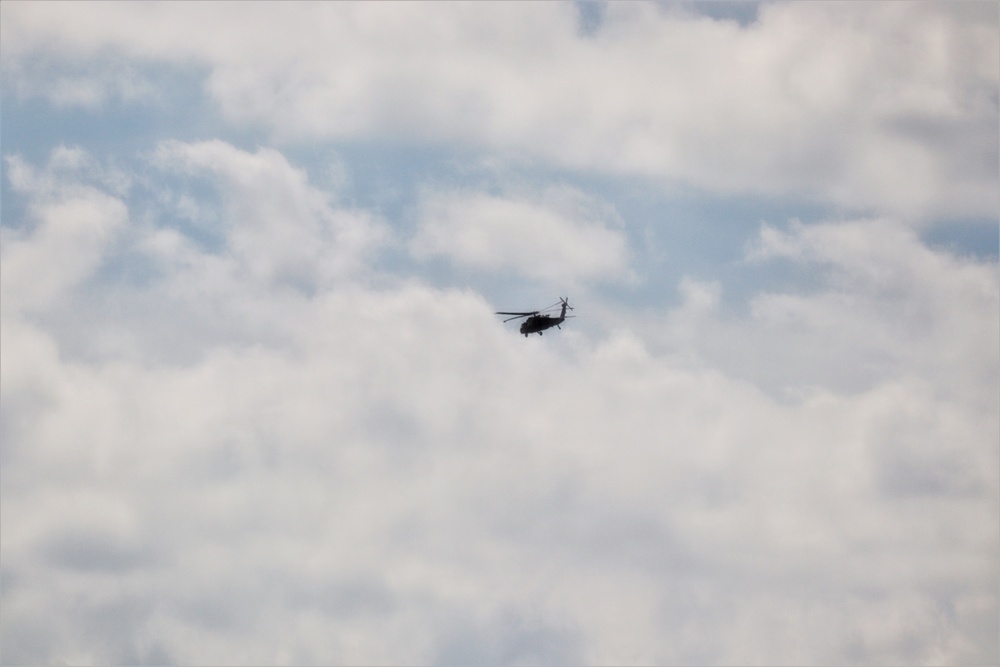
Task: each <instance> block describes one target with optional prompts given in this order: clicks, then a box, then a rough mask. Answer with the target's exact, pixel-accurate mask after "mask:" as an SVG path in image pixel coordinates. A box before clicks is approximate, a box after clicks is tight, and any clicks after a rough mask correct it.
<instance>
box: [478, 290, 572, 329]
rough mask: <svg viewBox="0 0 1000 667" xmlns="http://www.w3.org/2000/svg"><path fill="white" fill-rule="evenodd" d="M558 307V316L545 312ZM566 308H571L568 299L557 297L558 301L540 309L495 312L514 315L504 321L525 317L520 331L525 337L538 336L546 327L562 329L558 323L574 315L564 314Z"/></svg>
mask: <svg viewBox="0 0 1000 667" xmlns="http://www.w3.org/2000/svg"><path fill="white" fill-rule="evenodd" d="M560 307H561V310H560V311H559V317H556V316H555V315H546V314H545V313H546V311H552V310H554V309H556V308H560ZM567 308H569V309H570V310H573V306H571V305H569V301H568V300H567V299H564V298H562V297H559V303H554V304H552V305H551V306H547V307H546V308H542V309H541V310H532V311H530V312H526V313H508V312H505V311H499V312H497V313H496V314H497V315H513V316H514V317H508V318H507V319H505V320H504V322H510V321H511V320H516V319H518V318H521V317H527V318H528V319H526V320H525V321H524V322H521V333H523V334H524V337H525V338H527V337H528V334H533V333H537V334H538V335H539V336H541V335H542V332H543V331H545V330H546V329H551V328H552V327H556V328H558V329H562V327H561V326H559V325H560V324H562V323H563V322H565V321H566V319H567V318H568V317H575V315H566V309H567Z"/></svg>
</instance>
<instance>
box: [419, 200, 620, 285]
mask: <svg viewBox="0 0 1000 667" xmlns="http://www.w3.org/2000/svg"><path fill="white" fill-rule="evenodd" d="M622 224H623V223H622V220H621V219H620V217H619V216H618V215H617V214H616V213H615V212H614V210H613V209H610V208H609V207H608V206H607V205H605V204H602V203H601V202H600V201H597V200H596V199H594V198H592V197H588V196H587V195H585V194H584V193H582V192H580V191H579V190H576V189H573V188H568V187H553V188H550V189H547V190H545V191H542V192H539V193H524V194H519V193H515V194H512V195H494V194H489V193H484V192H433V193H428V195H427V196H425V197H424V200H423V202H422V206H421V211H420V226H419V229H418V231H417V235H416V237H415V238H414V240H413V242H412V248H413V252H414V253H415V254H416V255H417V256H418V257H434V256H438V255H441V256H445V257H447V258H449V259H451V260H453V261H455V262H457V263H459V264H463V265H466V266H471V267H475V268H479V269H483V270H488V271H496V272H500V271H505V272H508V273H509V272H510V271H515V272H517V273H520V274H522V275H525V276H528V277H531V278H535V279H541V280H545V281H547V282H549V283H552V284H554V285H559V286H565V287H570V286H572V285H573V284H574V283H576V282H578V281H580V280H587V279H591V280H592V279H595V278H603V279H612V280H614V279H620V278H622V277H625V276H626V275H627V268H626V267H627V265H628V264H627V262H628V247H627V241H626V239H625V235H624V233H623V231H622V229H621V227H622Z"/></svg>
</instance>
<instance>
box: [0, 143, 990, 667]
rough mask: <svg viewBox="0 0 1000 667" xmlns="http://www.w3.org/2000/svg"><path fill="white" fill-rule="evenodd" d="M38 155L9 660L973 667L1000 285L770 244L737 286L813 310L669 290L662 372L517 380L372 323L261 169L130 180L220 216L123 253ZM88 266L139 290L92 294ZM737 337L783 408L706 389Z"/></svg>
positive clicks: (13, 502)
mask: <svg viewBox="0 0 1000 667" xmlns="http://www.w3.org/2000/svg"><path fill="white" fill-rule="evenodd" d="M62 155H63V154H62V153H57V154H56V155H55V156H54V157H53V160H52V162H51V163H50V165H48V166H47V167H31V166H29V165H27V164H25V163H23V162H21V163H17V170H14V169H12V170H11V172H12V173H19V174H28V173H31V174H33V176H32V178H28V177H27V176H24V177H22V178H21V181H19V182H20V184H21V185H20V188H21V192H22V193H23V196H25V197H27V198H28V200H29V208H28V210H29V211H31V214H30V215H31V218H30V219H29V220H27V221H25V224H24V225H23V226H22V229H21V231H19V232H18V233H17V235H16V237H15V238H14V239H13V240H12V241H9V240H8V239H7V237H6V236H5V238H4V245H3V253H4V254H3V264H2V266H3V268H4V272H5V273H4V279H3V281H2V285H3V289H4V292H3V301H2V303H3V308H4V312H3V340H4V345H3V348H2V353H3V359H2V365H3V369H4V372H3V376H2V378H3V385H2V391H3V410H4V418H3V425H4V443H5V444H4V448H3V457H4V466H3V488H4V503H3V506H2V513H3V514H2V520H3V527H4V528H3V530H4V533H3V538H4V539H3V550H4V561H3V568H4V596H3V604H4V617H5V621H4V625H3V645H4V658H5V660H8V661H11V662H25V661H41V662H51V661H55V660H59V659H65V660H67V661H71V662H81V663H91V662H98V663H121V662H137V663H141V662H157V663H169V662H177V663H191V662H200V663H207V664H233V663H262V662H263V663H270V662H274V663H295V664H331V663H347V664H385V663H412V662H420V663H444V664H447V663H462V664H467V663H497V662H504V663H506V662H532V663H558V664H566V663H587V664H607V663H611V662H616V663H619V662H628V663H653V664H692V663H694V664H708V663H723V664H731V663H750V662H767V663H770V664H793V663H794V664H801V663H811V664H817V663H846V662H861V663H866V664H899V663H903V662H933V663H948V664H957V663H967V662H989V661H990V660H992V659H993V658H995V655H996V654H995V649H996V647H995V641H993V640H994V639H995V637H996V634H995V620H996V617H997V597H996V594H995V590H996V584H997V570H996V560H995V555H996V552H997V549H998V544H997V531H996V524H997V518H998V517H997V511H996V507H997V500H998V498H997V488H998V480H997V474H996V471H997V469H998V460H997V450H996V442H997V439H998V437H1000V425H998V421H997V414H996V411H995V405H996V401H997V400H998V396H997V387H996V383H995V378H996V368H997V363H998V350H997V346H996V344H995V341H996V340H997V336H996V320H997V313H998V306H997V300H998V288H997V280H996V267H995V265H986V264H981V263H977V262H974V261H972V260H961V259H958V258H956V257H954V256H951V255H948V254H945V253H942V252H939V251H931V250H929V249H928V248H927V247H925V246H924V245H922V244H921V243H919V241H917V240H916V238H915V237H914V236H913V234H912V232H910V231H908V228H907V227H906V226H904V225H901V224H899V223H896V222H892V221H889V220H883V221H879V222H874V223H873V222H871V221H865V222H847V223H829V224H823V225H816V226H810V227H803V226H796V225H793V226H791V227H789V228H788V229H787V230H784V231H782V230H779V229H774V228H770V227H765V228H763V229H762V230H761V234H760V236H759V238H758V239H757V241H756V242H755V243H754V244H753V245H752V246H751V247H750V249H749V250H748V252H749V254H750V255H751V256H752V257H753V258H754V259H755V261H760V262H771V261H776V259H777V258H788V259H791V260H794V261H797V262H802V263H805V264H809V265H815V266H818V267H819V268H820V269H821V275H824V276H825V278H823V282H822V283H821V284H820V285H819V287H818V293H817V294H816V295H812V298H806V296H803V295H795V294H775V293H761V294H758V295H757V296H756V297H755V298H754V300H753V301H752V302H751V304H752V307H751V309H750V310H749V312H748V314H747V315H746V316H744V317H743V318H742V319H740V320H739V321H730V322H722V321H721V320H722V319H723V318H721V316H719V315H718V314H717V313H715V311H714V309H715V308H716V306H717V303H718V290H719V289H721V288H719V287H715V288H713V287H711V286H705V285H700V284H698V283H696V282H694V281H690V280H689V281H686V282H685V283H684V285H683V289H684V290H685V293H686V294H687V301H686V302H685V305H684V306H682V307H681V308H680V309H679V310H677V311H676V312H674V313H672V314H671V315H670V318H672V319H671V320H670V326H668V327H666V328H665V329H664V330H666V331H674V332H676V331H681V330H686V331H687V332H688V334H689V338H687V339H683V338H676V339H674V341H673V345H672V347H671V348H669V349H668V350H662V348H661V347H660V346H661V344H662V339H658V338H657V337H656V336H655V335H653V334H648V335H647V334H645V333H644V332H643V329H642V327H640V326H636V327H634V328H629V329H625V328H623V329H621V330H619V331H617V332H614V333H612V334H611V335H609V336H607V337H590V336H587V335H585V334H583V333H581V332H576V333H574V332H572V331H569V330H567V331H565V332H563V333H564V338H563V339H562V343H561V344H555V345H548V346H542V345H534V344H525V341H524V340H522V339H521V338H520V337H517V336H511V335H509V333H507V332H504V330H503V329H502V328H501V327H500V326H498V323H497V322H496V321H495V319H494V317H493V315H492V314H491V311H492V308H491V307H490V306H489V305H488V304H487V303H485V302H484V301H483V299H482V298H481V297H480V296H479V295H477V294H476V293H474V292H471V291H456V290H442V289H438V288H433V287H431V286H429V285H427V284H423V283H421V282H420V281H413V280H404V281H399V280H390V279H389V277H388V276H386V277H385V279H384V280H383V281H382V283H383V285H382V286H381V287H375V286H373V284H372V281H371V279H370V275H371V269H370V268H369V269H367V270H365V271H363V270H362V269H363V268H364V267H365V266H366V261H367V260H366V256H367V253H368V252H369V250H368V248H369V246H368V243H369V242H370V240H371V239H378V238H379V234H380V233H382V232H381V231H380V224H379V222H378V221H377V218H376V217H375V216H373V215H370V214H365V213H364V212H359V211H351V210H345V209H342V208H340V207H339V205H338V204H336V202H335V201H334V200H333V199H332V198H330V197H327V196H325V195H323V193H322V192H321V191H319V190H317V188H316V187H315V186H314V185H312V184H311V183H310V182H309V181H308V179H306V178H305V177H304V176H303V174H302V172H300V171H299V170H298V169H296V168H295V167H294V165H292V164H290V163H289V162H288V161H287V160H286V159H285V158H284V157H282V156H281V154H280V153H278V152H276V151H270V150H262V151H258V152H255V153H250V152H244V151H241V150H239V149H236V148H234V147H232V146H230V145H228V144H225V143H222V142H209V143H196V144H182V143H177V142H170V143H166V144H163V145H162V146H161V147H160V149H159V150H157V151H156V152H155V153H154V154H153V155H152V156H151V158H149V159H150V160H151V164H154V165H155V166H156V167H157V168H159V169H163V170H166V171H167V172H169V173H173V174H176V175H178V176H183V177H184V178H189V179H193V180H192V181H190V182H189V185H187V186H184V187H192V188H207V189H209V190H212V191H217V192H220V193H221V197H220V198H219V199H218V200H216V201H215V203H214V204H204V205H206V206H212V207H214V210H212V211H202V212H201V214H202V216H203V217H204V218H205V219H212V220H220V221H222V222H221V223H220V225H219V229H218V233H219V234H221V239H220V241H219V242H218V243H215V244H205V243H204V242H202V241H201V240H200V239H199V238H198V236H197V229H196V228H191V227H185V225H186V224H187V223H186V222H185V221H184V220H183V219H181V218H180V217H178V216H177V215H176V209H175V206H174V202H177V201H180V200H181V199H182V197H181V195H182V194H183V192H182V191H178V192H173V193H164V196H162V197H161V198H160V201H162V202H164V203H163V204H161V205H160V206H158V207H151V208H148V209H146V212H145V213H144V215H145V217H146V221H145V222H143V223H140V222H139V221H137V220H133V219H131V218H129V219H128V220H127V224H126V219H125V218H126V217H129V216H132V215H134V214H133V212H132V211H131V210H130V209H129V208H128V207H127V206H126V198H125V196H124V195H116V194H114V193H113V191H111V190H110V189H109V188H107V187H103V188H102V187H98V186H93V185H83V184H81V182H80V180H81V178H83V177H82V176H81V175H80V173H81V172H73V171H69V172H66V171H65V170H61V167H60V164H62V163H63V162H65V160H64V159H63V158H62V157H60V156H62ZM77 158H78V159H77V162H81V161H85V159H86V156H85V155H77ZM61 160H62V162H61ZM234 165H239V168H236V167H234ZM43 184H44V185H43ZM182 190H183V188H182ZM167 194H170V196H167ZM570 194H571V195H573V196H571V197H570V200H571V201H576V200H577V199H576V195H575V194H574V193H570ZM453 196H454V195H452V194H449V193H444V194H442V195H441V198H440V199H433V198H432V199H431V200H430V201H432V202H433V201H440V202H445V203H448V202H451V201H453V199H452V197H453ZM462 196H463V197H465V201H471V202H473V203H475V202H485V203H484V206H485V207H486V208H487V209H488V208H489V206H493V205H497V200H496V199H495V198H492V197H491V196H487V195H486V194H480V195H476V196H473V195H471V194H464V195H462ZM203 201H211V200H203ZM275 202H278V203H275ZM499 205H511V204H510V203H509V202H508V201H500V202H499ZM519 205H522V206H527V205H526V204H523V203H522V204H519ZM431 208H432V210H433V207H431ZM472 208H475V207H474V206H473V207H472ZM276 210H280V212H282V213H283V215H282V216H280V217H279V216H276V215H267V213H269V212H273V211H276ZM126 211H127V212H126ZM428 219H429V220H435V219H439V218H435V217H434V216H429V218H428ZM553 224H554V225H556V228H557V229H558V225H561V224H563V222H555V223H553ZM268 225H279V226H280V229H282V230H290V233H289V234H288V235H281V241H282V243H275V244H269V241H268V239H269V238H271V237H270V236H269V235H270V234H271V233H272V232H271V231H270V229H269V227H268ZM456 229H458V228H456ZM872 229H875V230H878V232H877V233H876V234H873V235H872V234H870V233H869V232H870V231H871V230H872ZM539 230H540V233H542V232H544V231H545V230H546V227H545V224H544V221H543V224H541V225H540V227H539ZM5 233H6V230H5ZM296 235H300V236H296ZM296 238H300V239H301V244H299V245H296V244H294V243H291V241H294V240H295V239H296ZM288 239H291V241H288ZM359 239H360V240H361V241H359ZM285 241H288V242H289V244H290V245H283V243H284V242H285ZM362 241H363V242H362ZM78 242H80V243H83V244H84V245H83V247H84V248H85V249H86V252H82V253H80V254H79V256H77V257H76V258H75V259H74V260H73V261H58V257H59V256H60V255H59V248H63V247H66V245H67V244H70V243H78ZM456 247H457V248H459V249H460V248H461V245H458V246H456ZM501 255H502V253H501ZM875 255H877V257H876V256H875ZM31 258H44V259H43V260H42V261H41V262H38V261H34V262H33V261H30V260H31ZM262 258H264V259H266V260H267V262H266V263H263V264H262V263H261V260H262ZM116 262H124V263H126V264H129V263H135V262H139V263H148V264H150V265H151V266H154V267H158V269H157V270H156V271H154V272H153V273H152V274H149V275H147V277H146V278H145V280H143V281H135V280H133V279H119V280H118V281H117V282H116V281H114V280H112V281H110V282H107V281H106V282H102V283H100V284H97V283H95V282H94V281H95V276H99V275H100V274H101V272H102V271H106V270H107V268H108V267H109V266H111V265H114V264H115V263H116ZM327 265H329V266H332V267H343V270H340V269H339V268H338V271H336V272H334V273H331V274H326V273H324V269H323V268H322V267H325V266H327ZM33 266H34V267H44V269H45V270H44V272H42V269H41V268H36V271H38V272H39V273H38V275H37V276H33V274H31V273H30V269H31V267H33ZM290 267H299V271H300V272H299V273H294V272H293V273H291V274H290V273H289V271H290V270H291V269H290ZM285 269H288V270H285ZM289 275H293V276H296V279H295V280H290V279H289ZM366 275H367V276H368V277H365V278H363V276H366ZM8 276H11V278H8ZM42 276H45V278H46V280H40V279H41V277H42ZM34 278H38V279H34ZM40 295H41V296H40ZM144 303H145V304H151V305H150V306H148V307H146V308H145V309H144V308H143V307H142V306H141V305H139V304H144ZM682 320H683V321H682ZM779 320H780V321H781V323H782V325H781V326H776V325H775V323H776V322H778V321H779ZM921 323H926V326H925V325H922V324H921ZM671 327H672V328H671ZM685 327H686V329H685ZM185 329H193V330H194V331H195V333H194V334H192V333H191V332H188V335H187V336H185V335H184V330H185ZM657 330H658V329H657ZM163 331H167V332H173V335H169V336H165V335H164V334H163ZM654 331H656V330H654ZM732 331H739V332H747V335H749V336H750V337H751V338H753V337H755V336H756V337H764V336H767V335H775V336H776V337H777V338H776V340H775V341H773V345H774V346H775V349H776V351H775V352H773V354H774V355H775V356H773V357H771V358H770V362H771V365H774V366H782V365H784V366H786V373H784V374H781V373H773V372H769V371H768V369H767V368H762V367H761V366H760V365H755V364H747V365H744V366H736V365H733V364H732V363H731V360H725V359H723V360H722V361H721V362H719V361H718V360H717V359H713V358H712V354H713V353H714V354H716V355H718V349H717V348H715V349H713V347H712V345H713V343H714V342H716V341H717V340H718V339H719V337H720V336H726V335H732V334H731V332H732ZM879 334H881V337H880V336H879ZM953 335H961V336H962V340H961V341H954V342H955V343H957V344H956V345H942V344H941V343H940V341H941V339H942V338H948V337H949V336H953ZM546 339H548V337H546ZM869 339H871V340H869ZM729 340H730V342H731V341H732V340H733V339H729ZM110 341H117V342H121V344H120V345H113V344H110V343H109V342H110ZM991 341H992V342H991ZM545 342H546V343H547V342H549V341H548V340H546V341H545ZM892 344H895V345H898V346H899V350H898V351H897V353H896V354H893V353H892V352H891V351H890V350H888V349H887V346H889V345H892ZM749 347H751V348H752V349H757V350H761V349H763V350H767V349H768V348H767V346H762V347H755V346H753V345H751V346H749ZM777 349H780V350H784V351H786V352H788V353H790V354H791V355H792V359H782V358H781V357H780V356H778V352H777ZM819 349H823V350H832V351H833V353H834V354H835V356H834V361H835V362H836V363H838V364H843V365H845V366H849V365H850V364H852V363H854V364H856V365H855V367H853V368H849V369H847V370H845V371H844V373H845V374H847V375H849V376H851V377H852V381H851V382H847V383H846V384H845V385H844V386H843V387H842V388H840V389H838V388H837V386H836V385H837V383H836V381H833V382H831V381H830V379H831V371H830V369H829V368H827V367H826V366H825V365H824V364H825V363H826V362H823V361H822V360H819V359H818V358H816V359H811V358H810V357H809V356H808V354H807V351H809V350H819ZM661 350H662V351H661ZM918 357H919V358H921V362H920V363H915V362H914V361H913V360H914V359H915V358H918ZM866 358H874V359H876V360H881V361H882V362H883V363H882V365H881V366H879V367H878V369H877V372H873V371H872V369H870V368H866V367H864V365H863V363H861V364H858V362H859V361H861V362H864V360H865V359H866ZM727 362H729V363H727ZM803 363H804V364H805V366H806V369H805V370H804V371H803V370H802V369H798V368H796V366H797V365H798V364H803ZM810 363H815V364H818V366H815V367H812V368H810V367H809V364H810ZM956 364H957V365H956ZM976 364H978V365H979V367H980V372H978V373H976V372H968V371H970V370H971V367H972V366H974V365H976ZM802 373H805V374H806V375H807V378H806V379H807V380H809V381H810V382H809V384H811V387H810V388H809V390H808V391H805V392H803V391H799V392H798V393H795V394H788V393H787V391H785V390H786V389H798V390H801V388H802V386H803V378H802V377H801V374H802ZM834 380H835V374H834ZM953 385H957V386H953ZM767 387H771V388H772V389H771V390H765V389H766V388H767ZM762 388H764V389H762ZM55 609H58V610H59V613H58V614H55V615H53V610H55ZM789 633H791V635H793V636H794V637H795V638H796V639H795V641H788V637H789Z"/></svg>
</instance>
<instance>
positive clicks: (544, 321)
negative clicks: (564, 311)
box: [521, 315, 566, 336]
mask: <svg viewBox="0 0 1000 667" xmlns="http://www.w3.org/2000/svg"><path fill="white" fill-rule="evenodd" d="M565 319H566V318H565V317H552V316H551V315H532V316H531V317H529V318H528V319H526V320H525V321H524V322H521V333H523V334H524V335H525V336H527V335H528V334H533V333H537V334H538V335H539V336H541V335H542V332H543V331H545V330H546V329H551V328H552V327H557V326H559V325H560V324H562V322H563V320H565Z"/></svg>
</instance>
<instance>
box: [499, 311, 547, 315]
mask: <svg viewBox="0 0 1000 667" xmlns="http://www.w3.org/2000/svg"><path fill="white" fill-rule="evenodd" d="M493 314H494V315H537V314H538V311H537V310H532V311H527V312H516V313H508V312H507V311H505V310H498V311H497V312H495V313H493Z"/></svg>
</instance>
